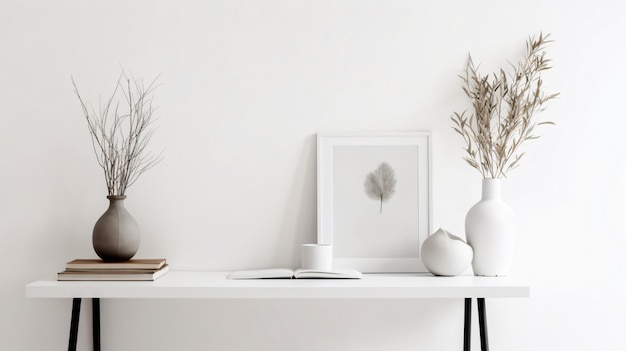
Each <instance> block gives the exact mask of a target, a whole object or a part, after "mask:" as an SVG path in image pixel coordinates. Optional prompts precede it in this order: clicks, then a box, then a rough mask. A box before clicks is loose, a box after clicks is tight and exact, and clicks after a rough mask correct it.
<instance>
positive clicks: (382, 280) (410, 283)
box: [26, 271, 530, 299]
mask: <svg viewBox="0 0 626 351" xmlns="http://www.w3.org/2000/svg"><path fill="white" fill-rule="evenodd" d="M228 273H229V272H206V271H170V272H168V273H167V274H165V275H164V276H163V277H161V278H158V279H157V280H155V281H143V282H142V281H57V280H56V277H51V278H49V279H42V280H38V281H35V282H32V283H30V284H28V285H26V297H34V298H74V297H83V298H178V299H186V298H205V299H290V298H292V299H293V298H295V299H332V298H339V299H341V298H345V299H359V298H363V299H419V298H466V297H529V296H530V286H529V285H528V284H527V283H526V282H524V281H520V280H518V279H516V278H513V277H476V276H471V275H462V276H455V277H436V276H433V275H431V274H429V273H402V274H364V275H363V278H362V279H251V280H230V279H228V278H227V275H228Z"/></svg>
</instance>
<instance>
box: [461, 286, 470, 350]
mask: <svg viewBox="0 0 626 351" xmlns="http://www.w3.org/2000/svg"><path fill="white" fill-rule="evenodd" d="M471 340H472V299H471V298H465V323H464V324H463V351H470V349H471V347H472V346H471Z"/></svg>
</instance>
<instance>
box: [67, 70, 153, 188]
mask: <svg viewBox="0 0 626 351" xmlns="http://www.w3.org/2000/svg"><path fill="white" fill-rule="evenodd" d="M157 80H158V77H157V78H155V79H154V80H153V81H152V82H151V83H150V84H148V86H145V85H144V83H143V80H140V79H134V78H133V79H130V78H128V77H127V76H126V74H125V73H124V72H122V73H121V74H120V76H119V78H118V80H117V84H116V85H115V89H113V93H112V94H111V96H110V97H109V99H107V100H106V102H104V103H102V102H99V105H98V110H97V111H96V109H94V108H93V106H90V107H89V108H88V107H87V105H86V104H85V101H84V100H83V98H82V97H81V95H80V93H79V91H78V87H77V86H76V82H75V81H74V78H72V84H73V86H74V92H75V93H76V96H77V97H78V100H79V101H80V105H81V107H82V109H83V114H84V115H85V119H86V120H87V127H88V129H89V132H90V133H91V141H92V144H93V149H94V152H95V154H96V160H97V161H98V164H99V165H100V167H102V169H103V171H104V178H105V180H106V185H107V191H108V194H109V195H110V196H112V195H125V193H126V189H127V188H128V187H130V186H131V185H132V184H134V183H135V181H136V180H137V178H138V177H139V176H140V175H141V174H143V173H144V172H145V171H147V170H149V169H150V168H152V167H154V166H155V165H156V164H157V163H158V162H159V161H161V159H162V155H161V154H158V155H155V154H153V153H152V152H150V151H147V149H146V147H147V145H148V143H149V142H150V140H151V139H152V136H153V135H154V131H155V129H154V128H153V127H152V123H153V122H154V119H153V118H152V115H153V113H154V111H155V108H154V107H153V105H152V98H153V95H154V90H155V89H156V87H157V84H156V83H157ZM119 94H122V95H123V99H121V98H120V97H119ZM120 100H122V102H123V103H124V106H126V107H127V110H126V111H123V112H122V111H121V110H122V108H121V107H120Z"/></svg>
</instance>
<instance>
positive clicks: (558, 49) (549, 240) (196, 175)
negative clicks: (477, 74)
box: [0, 0, 626, 351]
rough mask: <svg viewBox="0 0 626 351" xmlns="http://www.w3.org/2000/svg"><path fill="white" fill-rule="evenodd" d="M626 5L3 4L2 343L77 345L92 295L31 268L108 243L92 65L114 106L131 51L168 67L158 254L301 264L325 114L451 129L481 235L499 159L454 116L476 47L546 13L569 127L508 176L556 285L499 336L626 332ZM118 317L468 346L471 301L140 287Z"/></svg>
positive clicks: (438, 184) (138, 334)
mask: <svg viewBox="0 0 626 351" xmlns="http://www.w3.org/2000/svg"><path fill="white" fill-rule="evenodd" d="M625 16H626V8H625V5H624V3H623V2H618V1H610V0H605V1H597V0H596V1H591V0H589V1H581V0H574V1H571V0H570V1H550V2H548V1H540V0H526V1H516V2H513V1H495V0H494V1H462V0H454V1H408V0H407V1H400V0H398V1H395V0H392V1H388V0H387V1H383V0H380V1H377V0H369V1H341V0H339V1H337V0H333V1H324V0H321V1H320V0H318V1H278V0H273V1H254V0H248V1H232V0H228V1H226V0H224V1H213V0H211V1H200V0H196V1H194V0H182V1H164V0H156V1H155V0H150V1H148V0H146V1H128V0H124V1H78V0H75V1H69V0H62V1H44V0H38V1H22V0H2V1H0V46H1V50H0V52H1V54H0V72H1V74H0V184H3V186H2V187H1V188H0V223H1V226H0V227H1V228H2V229H1V234H0V237H1V238H2V241H1V244H0V250H1V251H0V266H1V267H2V271H3V273H2V279H0V286H1V289H0V311H1V313H0V350H44V349H46V350H62V349H65V348H66V347H67V338H68V329H69V320H70V306H71V302H70V301H65V300H45V299H44V300H38V299H28V300H27V299H25V298H24V285H25V284H27V283H28V282H30V281H33V280H36V279H39V278H41V277H43V276H52V275H54V274H55V273H56V272H57V271H59V270H61V269H62V268H63V266H64V263H65V262H66V261H68V260H70V259H72V258H76V257H87V256H93V255H94V254H93V250H92V248H91V242H90V240H91V238H90V235H91V234H90V232H91V228H92V226H93V223H94V222H95V220H96V219H97V217H98V216H99V215H100V214H101V213H102V212H103V211H104V209H105V208H106V200H105V195H106V194H105V188H104V181H103V179H102V175H101V173H100V169H99V168H98V166H97V164H96V162H95V158H94V156H93V153H92V149H91V145H90V139H89V135H88V132H87V129H86V126H85V122H84V120H83V119H82V118H83V117H82V115H81V110H80V107H79V104H78V102H77V100H76V98H75V96H74V95H73V92H72V86H71V81H70V76H71V75H73V76H74V78H75V79H76V81H77V82H78V84H79V86H80V88H81V92H82V93H83V95H85V96H86V97H88V98H89V99H90V100H92V101H95V100H96V99H97V97H98V95H100V94H102V95H106V94H108V92H109V91H110V89H111V88H112V84H113V83H114V80H115V79H116V77H117V75H118V73H119V69H120V65H121V66H123V67H124V68H125V69H126V70H127V71H130V72H132V73H133V74H134V75H135V76H141V77H145V78H147V79H148V78H152V77H154V76H156V75H157V74H159V73H161V74H162V78H161V82H162V85H161V87H160V88H159V89H158V91H157V97H156V101H157V104H158V106H159V110H158V114H159V116H160V118H161V119H160V121H159V122H158V123H159V126H160V128H159V130H158V133H157V136H156V137H155V138H154V139H153V141H154V143H153V144H152V145H153V147H154V149H155V150H158V149H161V148H164V149H165V159H164V161H163V162H162V163H161V164H159V165H158V166H157V167H156V168H154V169H153V170H151V171H150V172H148V173H146V174H145V175H144V176H143V177H142V178H141V179H140V180H139V182H138V183H137V184H136V185H135V186H133V187H132V188H131V189H130V191H129V192H128V197H129V199H128V200H127V207H128V208H129V210H130V211H131V212H132V213H133V214H134V215H135V217H136V218H137V219H138V221H139V222H140V223H141V226H142V231H143V238H142V244H141V248H140V250H139V253H138V256H143V257H155V256H165V257H167V258H168V260H169V261H170V263H171V265H172V267H173V268H174V269H187V268H190V269H214V270H227V269H237V268H242V267H251V266H256V267H262V266H271V265H277V266H280V265H288V266H296V265H297V264H298V260H299V255H298V251H297V248H298V247H299V245H300V244H301V243H304V242H311V241H313V240H315V233H316V228H315V225H316V219H315V216H316V211H315V206H316V204H315V191H316V190H315V185H316V183H315V167H316V165H315V140H314V135H315V133H316V132H317V131H319V130H325V131H328V130H338V131H339V130H355V131H379V130H430V131H432V133H433V137H434V145H433V146H434V148H433V149H434V154H433V158H434V165H433V167H434V169H433V175H434V184H433V194H434V198H433V220H434V228H435V229H436V228H437V227H444V228H448V229H449V230H451V231H452V232H454V233H457V234H460V235H462V234H463V218H464V215H465V213H466V211H467V209H468V208H469V207H470V206H471V205H472V204H473V203H474V202H475V201H477V200H478V196H479V191H480V176H479V175H478V173H477V172H475V171H474V170H473V169H470V167H468V166H467V165H465V164H464V163H463V161H462V160H461V156H462V151H461V146H462V145H461V141H460V140H459V138H458V136H457V135H455V134H454V133H453V131H452V130H451V128H450V121H449V119H448V117H449V116H450V115H451V113H452V112H453V111H460V110H462V109H464V108H465V107H466V101H465V100H464V98H463V96H462V93H461V90H460V84H459V83H460V81H459V79H458V77H457V75H458V74H460V73H461V72H462V69H463V65H464V63H465V59H466V55H467V53H468V52H469V51H471V52H472V54H473V56H474V59H475V60H476V61H479V62H482V63H483V67H484V68H485V69H493V68H495V67H499V66H501V65H505V64H506V59H507V58H509V59H512V60H515V59H517V58H518V57H520V56H521V55H522V53H523V45H524V41H525V40H526V38H527V36H528V35H531V34H536V33H539V32H540V31H542V30H543V31H544V32H546V33H547V32H550V33H552V35H553V38H554V39H555V40H556V42H555V43H554V44H553V45H552V46H551V47H550V48H549V51H548V53H549V55H550V56H551V57H552V58H553V59H554V61H553V64H554V69H553V70H552V71H550V72H548V73H547V74H546V75H545V82H546V87H547V88H548V89H549V90H551V91H559V92H561V97H560V98H559V99H558V100H556V101H554V102H553V103H552V104H551V106H550V107H549V108H548V110H547V111H546V112H545V116H544V117H546V118H549V119H552V120H555V121H556V122H557V123H558V124H557V126H556V127H550V128H548V129H544V130H542V131H541V133H542V134H543V137H542V138H541V139H539V140H537V141H535V142H533V143H532V144H530V145H529V147H528V153H527V156H526V158H525V159H524V160H523V163H522V165H521V167H520V168H519V169H517V170H516V171H514V172H513V173H511V175H510V178H509V180H507V182H506V184H505V198H506V200H507V201H508V202H509V203H510V204H511V205H512V206H513V207H514V208H515V209H516V211H517V213H518V216H519V217H520V231H521V233H520V236H519V240H518V246H517V254H516V260H515V265H514V274H519V275H525V276H528V277H529V280H530V282H531V284H532V289H531V295H532V297H531V298H530V299H511V300H507V299H502V300H492V301H488V307H489V321H490V326H489V327H490V330H489V331H490V337H491V340H490V341H491V346H492V349H494V350H513V351H517V350H620V349H626V336H625V335H626V334H624V333H623V330H622V329H623V327H624V326H625V325H626V321H625V317H624V316H626V299H624V296H625V293H626V279H625V273H626V272H625V269H626V255H624V252H625V250H626V239H625V238H626V229H625V225H624V222H623V218H624V213H625V210H626V206H625V205H624V200H623V199H624V198H625V197H626V176H625V175H624V172H625V171H626V156H625V154H624V151H623V150H624V149H625V148H624V146H625V145H624V144H625V143H626V141H625V140H626V138H624V137H623V135H624V130H626V123H625V122H624V121H625V120H626V118H624V112H623V111H624V106H623V101H624V96H625V95H624V93H625V92H624V88H623V82H624V81H625V80H626V79H625V78H626V69H625V68H624V67H626V64H625V62H626V46H625V45H624V44H625V42H624V38H623V34H624V33H625V32H626V24H625V22H624V21H623V18H624V17H625ZM89 313H90V310H89V308H88V307H86V308H85V310H84V314H83V316H88V315H89ZM102 318H103V321H102V322H103V326H102V330H103V347H104V349H106V350H117V351H125V350H149V349H150V350H155V351H157V350H159V351H165V350H176V349H180V345H181V344H184V345H187V346H186V347H185V349H187V350H208V349H211V350H224V351H230V350H305V351H308V350H310V351H313V350H342V351H344V350H359V351H368V350H391V349H393V350H414V349H426V350H458V349H460V347H461V344H462V340H461V331H462V302H461V301H447V300H433V301H418V302H409V303H407V302H394V301H385V302H380V301H358V302H355V301H332V302H328V301H325V302H311V301H306V302H303V303H300V302H294V301H288V302H277V301H271V302H254V301H240V302H231V301H131V300H128V301H126V300H122V301H103V317H102ZM85 320H87V318H84V319H83V321H85ZM88 332H89V326H88V324H87V323H86V322H85V323H84V324H81V331H80V338H79V346H80V349H81V350H90V349H91V347H90V346H89V345H88V339H89V338H88ZM477 339H478V338H477V337H476V336H475V337H474V346H475V347H477V346H478V344H477V342H478V340H477Z"/></svg>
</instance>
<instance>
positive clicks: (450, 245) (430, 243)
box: [422, 228, 474, 276]
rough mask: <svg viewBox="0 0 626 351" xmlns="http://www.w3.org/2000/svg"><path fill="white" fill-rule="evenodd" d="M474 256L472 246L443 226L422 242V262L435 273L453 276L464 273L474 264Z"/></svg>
mask: <svg viewBox="0 0 626 351" xmlns="http://www.w3.org/2000/svg"><path fill="white" fill-rule="evenodd" d="M473 257H474V252H473V250H472V247H471V246H469V245H468V244H467V243H465V241H463V239H461V238H459V237H457V236H455V235H452V234H450V233H449V232H447V231H446V230H444V229H441V228H440V229H439V230H437V231H436V232H435V233H434V234H432V235H431V236H429V237H428V238H427V239H426V240H424V243H423V244H422V262H423V263H424V266H426V269H428V271H429V272H431V273H432V274H434V275H442V276H453V275H457V274H460V273H463V271H465V270H466V269H467V268H469V266H470V264H472V258H473Z"/></svg>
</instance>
